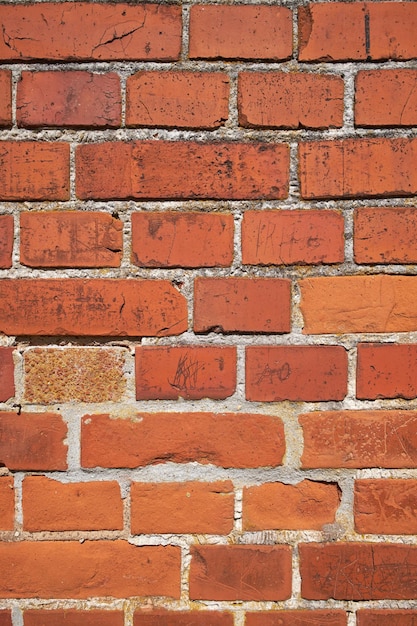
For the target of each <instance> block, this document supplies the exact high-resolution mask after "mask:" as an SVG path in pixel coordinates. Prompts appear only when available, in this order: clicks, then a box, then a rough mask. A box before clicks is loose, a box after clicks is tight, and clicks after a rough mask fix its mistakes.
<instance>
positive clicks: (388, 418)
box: [300, 411, 417, 468]
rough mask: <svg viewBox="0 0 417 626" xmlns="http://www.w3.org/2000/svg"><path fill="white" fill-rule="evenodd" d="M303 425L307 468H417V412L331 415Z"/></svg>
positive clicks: (305, 417) (310, 417)
mask: <svg viewBox="0 0 417 626" xmlns="http://www.w3.org/2000/svg"><path fill="white" fill-rule="evenodd" d="M300 423H301V426H302V428H303V435H304V453H303V456H302V459H301V462H302V465H303V467H304V468H309V467H335V468H336V467H352V468H355V467H393V468H395V467H398V468H400V467H411V468H415V467H417V434H416V433H417V429H416V427H417V414H416V413H415V412H414V411H338V412H333V411H329V412H327V413H326V412H323V413H310V414H305V415H302V416H301V417H300Z"/></svg>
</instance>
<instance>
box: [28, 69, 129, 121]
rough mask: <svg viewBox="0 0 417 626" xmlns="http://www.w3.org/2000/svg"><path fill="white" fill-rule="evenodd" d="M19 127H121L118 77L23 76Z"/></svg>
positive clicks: (87, 74)
mask: <svg viewBox="0 0 417 626" xmlns="http://www.w3.org/2000/svg"><path fill="white" fill-rule="evenodd" d="M16 107H17V123H18V125H19V126H25V127H29V128H33V127H35V128H36V127H39V126H50V127H55V126H69V127H90V126H91V127H93V128H101V127H102V128H106V127H108V128H112V127H117V126H120V124H121V114H122V100H121V93H120V79H119V77H118V75H117V74H115V73H108V74H93V73H92V72H80V71H73V72H22V76H21V79H20V83H19V85H18V89H17V103H16Z"/></svg>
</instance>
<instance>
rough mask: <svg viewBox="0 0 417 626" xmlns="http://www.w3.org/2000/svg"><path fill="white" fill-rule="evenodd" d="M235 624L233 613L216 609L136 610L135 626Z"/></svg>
mask: <svg viewBox="0 0 417 626" xmlns="http://www.w3.org/2000/svg"><path fill="white" fill-rule="evenodd" d="M168 623H169V625H170V626H233V615H232V613H220V612H217V611H216V612H214V611H203V610H201V609H199V610H196V611H175V612H174V611H164V610H162V611H158V610H154V611H152V612H151V613H149V612H146V613H145V611H136V612H135V613H134V616H133V626H166V625H167V624H168Z"/></svg>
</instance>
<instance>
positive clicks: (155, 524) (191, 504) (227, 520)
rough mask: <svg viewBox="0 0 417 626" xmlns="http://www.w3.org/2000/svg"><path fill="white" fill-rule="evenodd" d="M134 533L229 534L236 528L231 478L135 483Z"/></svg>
mask: <svg viewBox="0 0 417 626" xmlns="http://www.w3.org/2000/svg"><path fill="white" fill-rule="evenodd" d="M131 515H132V522H131V525H132V532H133V533H134V534H141V533H142V534H152V533H180V534H184V533H194V534H195V533H200V534H215V535H227V534H229V533H230V532H231V530H232V529H233V515H234V495H233V484H232V483H231V481H229V480H226V481H217V482H214V483H200V482H187V483H161V484H157V483H133V484H132V487H131Z"/></svg>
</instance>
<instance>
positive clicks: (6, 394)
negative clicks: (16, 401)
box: [0, 348, 15, 402]
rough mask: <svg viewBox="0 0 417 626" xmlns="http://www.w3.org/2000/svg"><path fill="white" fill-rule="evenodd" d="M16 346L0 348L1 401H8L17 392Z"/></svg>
mask: <svg viewBox="0 0 417 626" xmlns="http://www.w3.org/2000/svg"><path fill="white" fill-rule="evenodd" d="M13 350H14V348H0V402H6V401H7V400H9V399H10V398H12V397H13V396H14V394H15V389H14V363H13Z"/></svg>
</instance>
